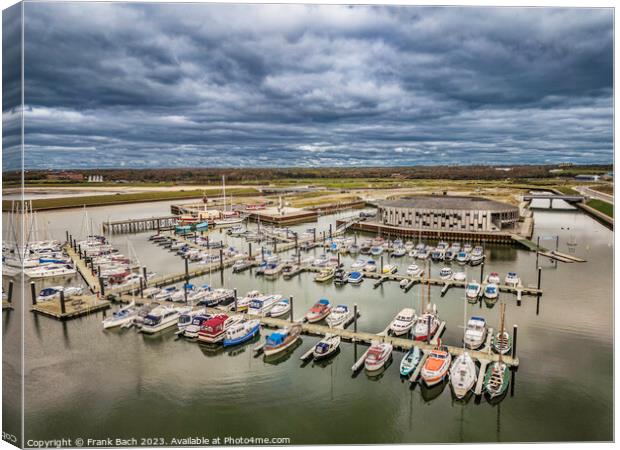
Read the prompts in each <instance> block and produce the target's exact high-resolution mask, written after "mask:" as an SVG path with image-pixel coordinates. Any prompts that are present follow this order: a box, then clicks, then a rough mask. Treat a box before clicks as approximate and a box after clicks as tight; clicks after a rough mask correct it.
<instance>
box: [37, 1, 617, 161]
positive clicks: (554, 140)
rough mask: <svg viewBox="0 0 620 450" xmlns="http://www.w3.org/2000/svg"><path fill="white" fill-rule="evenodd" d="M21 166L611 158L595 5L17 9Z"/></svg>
mask: <svg viewBox="0 0 620 450" xmlns="http://www.w3.org/2000/svg"><path fill="white" fill-rule="evenodd" d="M25 53H26V72H25V73H26V88H25V93H26V108H27V113H26V133H27V139H26V149H27V164H29V165H30V166H36V167H69V166H70V167H80V166H95V167H103V166H121V165H124V166H135V167H158V166H166V167H169V166H190V167H191V166H259V165H262V166H275V165H289V166H291V165H296V166H311V165H401V164H402V165H404V164H441V163H480V162H483V163H484V162H487V163H509V162H514V163H523V162H525V163H528V162H532V163H539V162H540V163H544V162H559V161H565V160H570V161H575V162H609V161H611V160H612V11H611V10H604V9H543V8H528V9H517V8H496V9H489V8H486V9H485V8H419V7H418V8H414V7H404V8H403V7H349V6H303V5H289V6H286V5H254V6H250V5H205V4H202V5H201V4H186V5H179V4H175V5H166V4H151V5H146V4H105V3H102V4H85V3H75V4H71V3H54V4H44V3H27V4H26V52H25Z"/></svg>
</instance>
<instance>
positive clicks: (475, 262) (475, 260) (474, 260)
mask: <svg viewBox="0 0 620 450" xmlns="http://www.w3.org/2000/svg"><path fill="white" fill-rule="evenodd" d="M482 261H484V255H475V256H474V255H473V254H472V255H471V256H470V257H469V264H471V265H472V266H477V265H478V264H480V263H482Z"/></svg>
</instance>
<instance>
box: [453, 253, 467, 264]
mask: <svg viewBox="0 0 620 450" xmlns="http://www.w3.org/2000/svg"><path fill="white" fill-rule="evenodd" d="M456 262H457V263H459V264H467V263H468V262H469V253H467V252H466V251H464V250H461V251H460V252H458V253H457V255H456Z"/></svg>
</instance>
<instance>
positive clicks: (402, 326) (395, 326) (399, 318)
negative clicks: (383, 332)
mask: <svg viewBox="0 0 620 450" xmlns="http://www.w3.org/2000/svg"><path fill="white" fill-rule="evenodd" d="M415 319H416V315H415V310H414V309H412V308H404V309H402V310H401V311H400V312H399V313H398V314H397V315H396V317H394V320H392V323H391V324H390V331H391V332H392V334H393V335H394V336H402V335H403V334H407V333H409V330H411V328H412V327H413V323H414V321H415Z"/></svg>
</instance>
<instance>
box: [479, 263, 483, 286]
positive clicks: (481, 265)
mask: <svg viewBox="0 0 620 450" xmlns="http://www.w3.org/2000/svg"><path fill="white" fill-rule="evenodd" d="M483 278H484V261H482V263H481V264H480V283H482V279H483Z"/></svg>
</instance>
